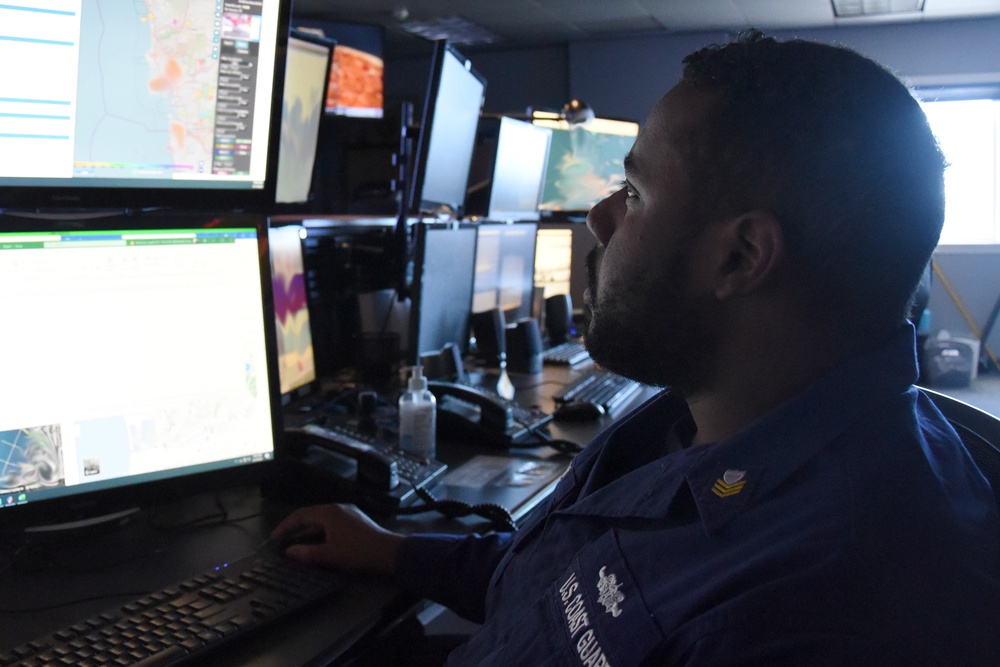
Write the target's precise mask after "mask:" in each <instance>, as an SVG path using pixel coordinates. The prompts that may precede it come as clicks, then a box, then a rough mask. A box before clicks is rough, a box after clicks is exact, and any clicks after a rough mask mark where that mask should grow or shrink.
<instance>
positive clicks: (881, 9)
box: [830, 0, 924, 18]
mask: <svg viewBox="0 0 1000 667" xmlns="http://www.w3.org/2000/svg"><path fill="white" fill-rule="evenodd" d="M830 2H831V3H832V5H833V14H834V16H837V17H838V18H843V17H850V16H872V15H875V14H897V13H905V12H922V11H924V0H830Z"/></svg>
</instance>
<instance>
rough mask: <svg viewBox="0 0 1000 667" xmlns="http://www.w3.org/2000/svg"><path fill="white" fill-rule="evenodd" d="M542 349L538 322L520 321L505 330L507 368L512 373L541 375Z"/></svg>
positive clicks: (534, 320)
mask: <svg viewBox="0 0 1000 667" xmlns="http://www.w3.org/2000/svg"><path fill="white" fill-rule="evenodd" d="M542 347H543V346H542V332H541V329H539V327H538V320H536V319H534V318H529V319H524V320H520V321H519V322H518V323H517V324H515V325H514V326H513V327H510V328H509V329H507V368H509V369H510V371H511V372H512V373H531V374H534V373H541V372H542Z"/></svg>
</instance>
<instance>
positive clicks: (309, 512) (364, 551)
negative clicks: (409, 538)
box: [271, 505, 403, 574]
mask: <svg viewBox="0 0 1000 667" xmlns="http://www.w3.org/2000/svg"><path fill="white" fill-rule="evenodd" d="M307 528H313V529H316V530H317V531H320V532H321V533H322V536H323V540H322V542H320V543H317V544H292V545H291V546H289V547H288V549H287V550H286V551H285V554H286V555H287V556H288V557H289V558H293V559H295V560H297V561H300V562H302V563H311V564H314V565H320V566H323V567H331V568H338V569H344V570H366V571H369V572H377V573H379V574H392V573H393V572H394V571H395V569H396V553H397V552H398V551H399V545H400V543H401V542H402V541H403V536H402V535H400V534H398V533H393V532H391V531H388V530H386V529H384V528H382V527H381V526H379V525H378V524H377V523H375V522H374V521H372V520H371V519H370V518H369V517H368V515H366V514H365V513H364V512H362V511H361V510H359V509H358V508H357V507H355V506H354V505H317V506H315V507H303V508H301V509H298V510H295V511H294V512H292V513H291V514H290V515H288V516H287V517H286V518H285V520H284V521H282V522H281V523H280V524H278V526H277V527H276V528H275V529H274V531H272V533H271V539H278V540H280V539H282V538H285V537H288V536H290V535H293V534H295V533H296V532H298V531H301V530H303V529H307Z"/></svg>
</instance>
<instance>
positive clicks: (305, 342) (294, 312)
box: [268, 225, 316, 401]
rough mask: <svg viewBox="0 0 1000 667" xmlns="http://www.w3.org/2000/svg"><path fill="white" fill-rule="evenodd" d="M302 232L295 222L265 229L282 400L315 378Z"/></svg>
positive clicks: (303, 229) (303, 233) (288, 398)
mask: <svg viewBox="0 0 1000 667" xmlns="http://www.w3.org/2000/svg"><path fill="white" fill-rule="evenodd" d="M305 235H306V231H305V228H303V227H300V226H298V225H289V226H287V227H272V228H271V229H270V231H269V232H268V241H269V245H270V255H271V285H272V291H273V292H274V326H275V330H276V332H277V343H278V379H279V381H280V382H279V384H280V387H281V396H282V400H283V401H285V400H290V399H291V397H292V395H293V393H295V392H297V391H299V390H302V389H304V388H306V387H308V386H309V385H310V384H311V383H312V382H313V381H314V380H315V379H316V362H315V360H314V359H313V344H312V329H311V327H310V326H309V305H308V303H307V298H306V276H305V262H304V260H303V256H302V240H303V239H304V238H305Z"/></svg>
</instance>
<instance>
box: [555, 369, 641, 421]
mask: <svg viewBox="0 0 1000 667" xmlns="http://www.w3.org/2000/svg"><path fill="white" fill-rule="evenodd" d="M640 389H642V385H640V384H639V383H638V382H636V381H635V380H629V379H628V378H624V377H622V376H621V375H616V374H615V373H607V372H603V371H598V372H596V373H591V374H590V375H588V376H586V377H584V378H582V379H580V380H577V381H576V382H574V383H573V384H571V385H569V386H567V387H563V389H562V390H560V391H559V393H557V394H556V395H554V396H553V397H552V400H554V401H555V402H557V403H574V402H587V403H598V404H600V405H602V406H604V410H605V411H606V412H607V413H608V414H609V415H614V414H615V413H616V412H617V411H618V409H619V408H621V407H623V406H624V405H627V404H628V402H629V400H630V399H631V398H632V397H633V396H634V395H635V394H636V393H637V392H638V391H639V390H640Z"/></svg>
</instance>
